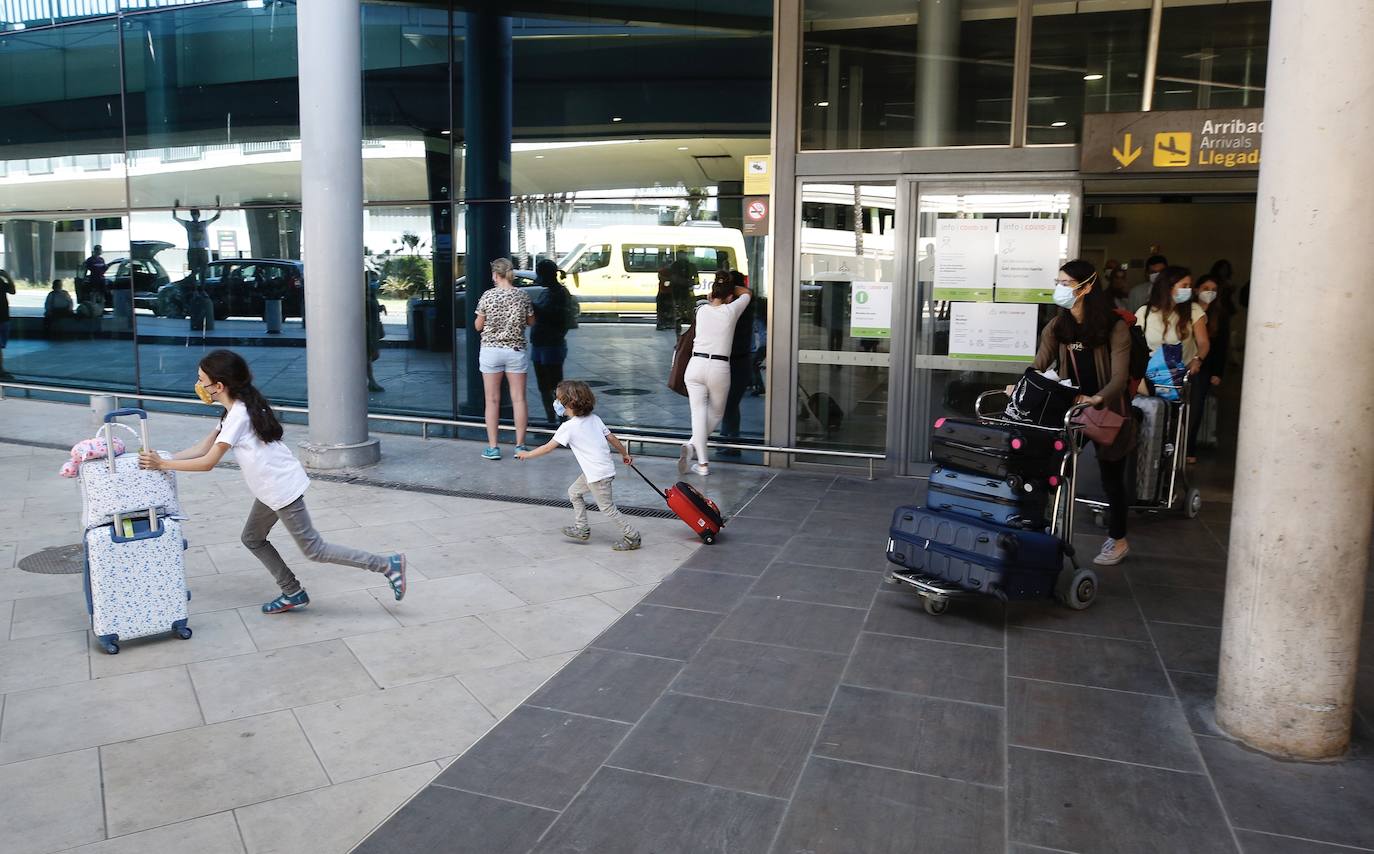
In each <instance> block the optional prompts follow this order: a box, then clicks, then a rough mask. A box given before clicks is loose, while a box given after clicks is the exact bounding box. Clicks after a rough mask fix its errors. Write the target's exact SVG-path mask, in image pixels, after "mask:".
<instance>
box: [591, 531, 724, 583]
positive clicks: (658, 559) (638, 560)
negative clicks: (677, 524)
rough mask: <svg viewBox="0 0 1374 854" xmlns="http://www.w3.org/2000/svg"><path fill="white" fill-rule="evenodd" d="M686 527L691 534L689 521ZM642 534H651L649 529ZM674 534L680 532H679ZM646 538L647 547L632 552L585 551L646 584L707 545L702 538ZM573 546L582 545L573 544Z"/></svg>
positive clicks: (600, 563)
mask: <svg viewBox="0 0 1374 854" xmlns="http://www.w3.org/2000/svg"><path fill="white" fill-rule="evenodd" d="M592 530H593V531H595V530H596V528H595V527H593V528H592ZM682 531H683V533H684V534H686V535H687V536H688V537H690V536H691V532H690V531H688V529H687V527H686V526H685V525H684V526H682ZM642 536H651V535H650V534H647V533H646V534H643V535H642ZM673 536H677V534H676V532H674V534H673ZM593 541H595V540H593ZM644 542H645V546H644V548H642V549H636V550H635V551H632V552H617V551H612V550H611V549H610V548H605V549H587V550H584V551H583V555H584V557H585V559H586V560H589V561H591V562H592V563H595V564H597V565H598V566H603V567H605V568H606V569H609V570H611V571H612V572H614V573H615V574H616V575H619V576H620V577H622V578H624V579H625V580H626V581H628V582H629V583H630V584H634V585H644V584H657V583H658V582H660V581H662V580H663V579H665V578H667V577H668V576H669V575H671V574H672V573H673V570H675V569H677V568H678V566H679V565H680V564H681V563H682V562H683V561H685V560H687V559H688V558H689V557H691V556H692V555H693V554H695V553H696V552H697V551H699V550H701V549H704V548H706V547H705V546H703V545H701V541H700V540H696V541H695V542H692V541H688V542H687V543H685V544H684V543H682V542H680V541H668V542H653V541H651V540H645V541H644ZM564 548H567V546H565V547H564ZM572 548H574V549H576V548H578V547H577V546H572Z"/></svg>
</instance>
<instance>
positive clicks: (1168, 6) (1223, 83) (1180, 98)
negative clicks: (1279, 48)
mask: <svg viewBox="0 0 1374 854" xmlns="http://www.w3.org/2000/svg"><path fill="white" fill-rule="evenodd" d="M1268 45H1269V3H1268V2H1267V0H1264V2H1253V0H1252V2H1244V3H1236V2H1231V3H1215V2H1214V3H1184V2H1167V0H1166V2H1165V4H1164V15H1163V18H1162V19H1161V25H1160V30H1159V64H1158V66H1157V68H1156V72H1155V100H1154V108H1155V109H1156V110H1206V109H1211V108H1234V107H1262V106H1264V73H1265V68H1266V66H1267V65H1268V62H1269V51H1268Z"/></svg>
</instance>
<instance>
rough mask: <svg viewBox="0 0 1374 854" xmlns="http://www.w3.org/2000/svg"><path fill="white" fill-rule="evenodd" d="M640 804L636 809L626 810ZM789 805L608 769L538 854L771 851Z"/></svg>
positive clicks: (553, 830) (571, 808) (600, 773)
mask: <svg viewBox="0 0 1374 854" xmlns="http://www.w3.org/2000/svg"><path fill="white" fill-rule="evenodd" d="M631 803H632V804H634V806H635V808H634V809H632V810H627V809H625V804H631ZM784 805H785V804H784V802H783V801H779V800H774V799H773V798H763V797H759V796H758V795H750V794H746V793H744V792H732V791H729V790H726V789H717V788H712V787H710V786H702V785H699V784H696V783H685V782H682V781H680V780H667V779H664V778H662V777H654V776H650V775H647V774H637V773H635V772H633V771H622V770H617V769H614V768H602V769H601V770H600V771H598V772H597V774H596V776H595V777H594V778H592V781H591V783H590V784H588V786H587V788H586V790H585V791H583V792H582V794H581V795H579V796H578V797H577V799H576V800H574V801H573V803H572V804H571V805H570V806H569V807H568V809H567V811H566V812H564V813H563V815H562V817H561V818H560V819H559V820H558V821H557V822H556V823H555V824H554V826H553V827H552V828H550V830H549V832H548V834H547V835H546V836H545V837H544V839H543V841H542V842H540V843H539V845H538V846H536V847H535V848H534V851H535V852H539V854H552V852H560V854H562V852H575V851H587V852H591V851H595V852H597V854H644V852H648V851H653V852H658V854H670V852H682V854H688V852H690V854H741V852H754V851H766V850H767V849H768V843H769V842H770V841H771V840H772V838H773V834H774V832H775V831H776V829H777V826H778V823H779V822H780V821H781V820H782V812H783V807H784Z"/></svg>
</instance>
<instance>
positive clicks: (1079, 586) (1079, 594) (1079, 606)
mask: <svg viewBox="0 0 1374 854" xmlns="http://www.w3.org/2000/svg"><path fill="white" fill-rule="evenodd" d="M1054 594H1055V598H1056V599H1058V600H1059V601H1060V602H1061V603H1062V604H1063V605H1064V606H1066V607H1068V608H1072V609H1074V610H1075V611H1082V610H1083V609H1084V608H1087V607H1088V606H1089V605H1091V604H1092V603H1093V600H1094V599H1096V598H1097V573H1095V572H1093V571H1092V570H1091V569H1065V570H1062V571H1061V572H1060V573H1059V583H1058V584H1056V585H1055V591H1054Z"/></svg>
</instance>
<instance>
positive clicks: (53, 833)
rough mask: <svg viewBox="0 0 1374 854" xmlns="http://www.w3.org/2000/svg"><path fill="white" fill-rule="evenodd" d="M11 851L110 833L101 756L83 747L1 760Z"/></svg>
mask: <svg viewBox="0 0 1374 854" xmlns="http://www.w3.org/2000/svg"><path fill="white" fill-rule="evenodd" d="M0 804H4V809H0V840H4V849H5V852H6V854H47V852H49V851H60V850H62V849H64V848H71V847H72V846H74V845H83V844H85V843H88V842H96V841H98V840H101V839H104V838H105V812H104V807H103V805H102V802H101V797H100V757H99V756H98V755H97V752H96V751H95V750H79V751H75V752H72V753H61V754H58V755H56V756H45V757H43V758H41V759H30V760H28V761H27V762H15V763H13V764H10V765H0Z"/></svg>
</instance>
